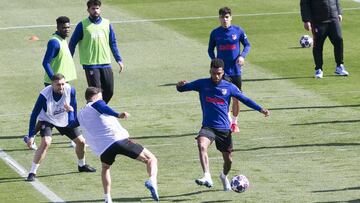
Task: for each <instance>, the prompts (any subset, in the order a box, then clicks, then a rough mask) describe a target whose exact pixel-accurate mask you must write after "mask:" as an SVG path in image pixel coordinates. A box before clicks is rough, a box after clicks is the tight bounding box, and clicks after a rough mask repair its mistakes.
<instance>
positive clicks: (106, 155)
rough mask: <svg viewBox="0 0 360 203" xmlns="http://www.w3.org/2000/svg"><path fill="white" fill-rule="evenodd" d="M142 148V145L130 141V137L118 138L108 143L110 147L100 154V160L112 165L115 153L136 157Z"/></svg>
mask: <svg viewBox="0 0 360 203" xmlns="http://www.w3.org/2000/svg"><path fill="white" fill-rule="evenodd" d="M143 150H144V147H143V146H141V145H140V144H137V143H135V142H133V141H131V140H130V139H125V140H119V141H116V142H114V143H113V144H112V145H110V147H108V148H107V149H106V150H105V151H104V152H103V153H102V154H101V156H100V160H101V162H103V163H106V164H108V165H112V164H113V163H114V161H115V157H116V155H118V154H122V155H124V156H127V157H130V158H132V159H136V158H138V156H139V155H140V153H141V152H142V151H143Z"/></svg>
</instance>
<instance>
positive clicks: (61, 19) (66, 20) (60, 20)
mask: <svg viewBox="0 0 360 203" xmlns="http://www.w3.org/2000/svg"><path fill="white" fill-rule="evenodd" d="M65 23H70V18H68V17H66V16H60V17H58V18H57V19H56V24H58V25H62V24H65Z"/></svg>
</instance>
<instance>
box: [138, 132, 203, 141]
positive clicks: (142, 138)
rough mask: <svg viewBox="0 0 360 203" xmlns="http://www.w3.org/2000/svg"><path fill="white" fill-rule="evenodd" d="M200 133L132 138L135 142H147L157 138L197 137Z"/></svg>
mask: <svg viewBox="0 0 360 203" xmlns="http://www.w3.org/2000/svg"><path fill="white" fill-rule="evenodd" d="M197 134H198V133H184V134H175V135H149V136H139V137H131V139H134V140H145V139H156V138H160V139H163V138H175V137H189V136H194V135H197Z"/></svg>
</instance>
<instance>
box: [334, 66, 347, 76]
mask: <svg viewBox="0 0 360 203" xmlns="http://www.w3.org/2000/svg"><path fill="white" fill-rule="evenodd" d="M335 74H336V75H341V76H348V75H349V72H347V71H346V70H345V67H344V65H343V64H341V65H340V66H337V67H336V69H335Z"/></svg>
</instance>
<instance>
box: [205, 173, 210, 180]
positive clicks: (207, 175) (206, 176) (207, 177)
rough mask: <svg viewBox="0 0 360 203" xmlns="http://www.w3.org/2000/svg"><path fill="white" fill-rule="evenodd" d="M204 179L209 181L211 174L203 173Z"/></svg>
mask: <svg viewBox="0 0 360 203" xmlns="http://www.w3.org/2000/svg"><path fill="white" fill-rule="evenodd" d="M204 177H205V178H206V179H208V180H209V179H211V174H210V173H209V172H205V173H204Z"/></svg>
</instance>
